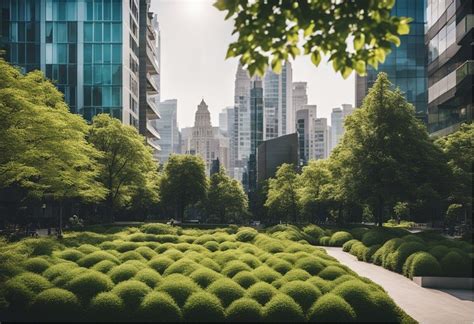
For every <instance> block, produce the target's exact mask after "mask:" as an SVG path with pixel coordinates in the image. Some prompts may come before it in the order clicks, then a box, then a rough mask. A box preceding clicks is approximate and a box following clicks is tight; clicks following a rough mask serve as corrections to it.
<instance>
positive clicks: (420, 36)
mask: <svg viewBox="0 0 474 324" xmlns="http://www.w3.org/2000/svg"><path fill="white" fill-rule="evenodd" d="M425 1H426V0H397V1H396V2H395V6H394V7H393V9H392V14H393V15H397V16H405V17H411V18H412V19H413V21H412V22H411V23H410V33H409V34H408V35H404V36H401V37H400V40H401V45H400V46H399V47H396V46H395V45H393V46H392V52H391V53H390V54H389V55H387V57H386V59H385V62H384V63H383V64H379V66H378V70H375V69H373V68H372V67H370V66H369V67H368V68H367V76H365V77H360V76H357V75H356V106H357V107H360V106H361V105H362V101H363V99H364V98H365V96H366V95H367V93H368V90H369V89H370V88H371V87H372V85H373V84H374V82H375V80H376V79H377V75H378V73H380V72H385V73H387V75H388V78H389V80H390V81H391V82H392V83H393V84H394V85H395V87H398V88H400V90H401V91H402V92H403V93H404V94H405V96H406V99H407V100H408V102H410V103H412V104H413V105H414V106H415V110H416V114H417V117H418V118H420V119H421V120H423V121H426V120H427V105H426V103H427V82H426V55H425V53H426V51H425V41H424V40H425V31H424V29H425V21H426V19H425V8H424V3H425ZM443 2H444V0H443ZM333 141H334V139H333Z"/></svg>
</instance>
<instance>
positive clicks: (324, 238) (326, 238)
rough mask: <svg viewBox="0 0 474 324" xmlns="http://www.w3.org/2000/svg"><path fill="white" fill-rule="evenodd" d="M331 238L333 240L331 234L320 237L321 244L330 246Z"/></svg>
mask: <svg viewBox="0 0 474 324" xmlns="http://www.w3.org/2000/svg"><path fill="white" fill-rule="evenodd" d="M330 240H331V237H330V236H321V237H320V238H319V245H322V246H328V245H329V241H330Z"/></svg>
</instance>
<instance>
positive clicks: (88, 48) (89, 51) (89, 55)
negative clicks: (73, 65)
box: [84, 44, 92, 63]
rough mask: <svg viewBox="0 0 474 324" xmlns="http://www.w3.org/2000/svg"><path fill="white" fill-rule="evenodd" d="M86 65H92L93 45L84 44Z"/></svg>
mask: <svg viewBox="0 0 474 324" xmlns="http://www.w3.org/2000/svg"><path fill="white" fill-rule="evenodd" d="M84 63H92V45H90V44H84Z"/></svg>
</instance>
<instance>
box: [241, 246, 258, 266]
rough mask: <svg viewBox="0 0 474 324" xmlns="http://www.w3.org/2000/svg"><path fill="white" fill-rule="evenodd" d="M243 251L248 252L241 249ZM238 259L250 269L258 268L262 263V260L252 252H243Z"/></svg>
mask: <svg viewBox="0 0 474 324" xmlns="http://www.w3.org/2000/svg"><path fill="white" fill-rule="evenodd" d="M243 252H245V253H249V252H247V251H245V250H244V251H243ZM239 260H240V261H242V262H244V263H245V264H247V265H248V266H249V267H251V268H252V269H255V268H258V267H259V266H261V265H262V261H260V260H259V259H258V258H257V257H256V256H254V255H252V254H244V255H241V256H240V257H239Z"/></svg>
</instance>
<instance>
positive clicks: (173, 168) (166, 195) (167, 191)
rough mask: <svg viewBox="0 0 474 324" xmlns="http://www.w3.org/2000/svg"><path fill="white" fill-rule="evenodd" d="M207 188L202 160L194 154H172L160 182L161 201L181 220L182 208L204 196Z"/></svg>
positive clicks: (200, 199) (182, 216) (202, 198)
mask: <svg viewBox="0 0 474 324" xmlns="http://www.w3.org/2000/svg"><path fill="white" fill-rule="evenodd" d="M207 188H208V183H207V178H206V171H205V165H204V160H203V159H202V158H201V157H199V156H195V155H180V154H173V155H171V156H170V158H169V159H168V162H167V163H166V164H165V167H164V174H163V178H162V180H161V184H160V193H161V203H162V205H163V206H169V207H171V208H173V210H174V212H175V213H176V215H177V217H178V219H180V220H181V221H183V219H184V210H185V209H186V207H188V206H191V205H193V204H195V203H197V202H198V201H202V200H204V199H205V197H206V191H207Z"/></svg>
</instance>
